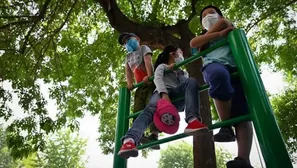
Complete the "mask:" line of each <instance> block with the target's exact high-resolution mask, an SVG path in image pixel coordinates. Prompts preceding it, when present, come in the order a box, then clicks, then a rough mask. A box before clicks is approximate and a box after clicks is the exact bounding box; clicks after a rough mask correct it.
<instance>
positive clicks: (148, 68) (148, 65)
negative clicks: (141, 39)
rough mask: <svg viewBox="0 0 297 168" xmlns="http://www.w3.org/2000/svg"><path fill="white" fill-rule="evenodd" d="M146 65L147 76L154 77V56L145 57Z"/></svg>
mask: <svg viewBox="0 0 297 168" xmlns="http://www.w3.org/2000/svg"><path fill="white" fill-rule="evenodd" d="M144 63H145V68H146V72H147V76H148V77H151V76H153V64H152V54H146V55H145V56H144Z"/></svg>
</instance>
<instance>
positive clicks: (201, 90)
mask: <svg viewBox="0 0 297 168" xmlns="http://www.w3.org/2000/svg"><path fill="white" fill-rule="evenodd" d="M234 76H238V72H234V73H233V74H232V75H231V77H234ZM208 88H209V86H208V85H207V84H204V85H202V86H200V88H199V93H201V92H204V91H206V90H208ZM183 98H184V97H178V98H176V99H173V100H172V102H175V101H178V100H181V99H183ZM142 111H143V109H142V110H140V111H137V112H135V113H133V114H130V115H129V116H128V117H127V118H129V119H130V118H134V117H137V116H138V115H139V114H140V113H141V112H142Z"/></svg>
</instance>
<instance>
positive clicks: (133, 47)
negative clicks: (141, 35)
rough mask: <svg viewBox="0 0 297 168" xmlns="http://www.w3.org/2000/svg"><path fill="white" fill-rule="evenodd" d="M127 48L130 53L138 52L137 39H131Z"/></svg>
mask: <svg viewBox="0 0 297 168" xmlns="http://www.w3.org/2000/svg"><path fill="white" fill-rule="evenodd" d="M125 46H126V49H127V51H128V52H133V51H136V50H137V48H138V46H139V43H138V41H137V40H136V39H130V40H128V41H127V43H126V44H125Z"/></svg>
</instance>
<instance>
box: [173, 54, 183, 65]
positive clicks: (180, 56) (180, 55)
mask: <svg viewBox="0 0 297 168" xmlns="http://www.w3.org/2000/svg"><path fill="white" fill-rule="evenodd" d="M177 55H178V57H176V58H174V61H175V63H177V64H178V63H180V62H182V61H183V60H184V57H183V55H182V54H181V53H177Z"/></svg>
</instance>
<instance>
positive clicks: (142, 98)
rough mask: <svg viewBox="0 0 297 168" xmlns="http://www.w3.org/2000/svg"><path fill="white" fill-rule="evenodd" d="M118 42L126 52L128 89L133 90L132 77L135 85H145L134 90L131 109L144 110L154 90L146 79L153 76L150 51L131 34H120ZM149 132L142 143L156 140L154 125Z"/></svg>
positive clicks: (156, 130) (157, 147)
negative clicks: (143, 83)
mask: <svg viewBox="0 0 297 168" xmlns="http://www.w3.org/2000/svg"><path fill="white" fill-rule="evenodd" d="M118 40H119V43H120V44H121V45H124V46H125V47H126V50H127V51H128V55H127V56H126V61H125V63H126V78H127V84H128V86H127V87H128V89H129V90H132V89H133V76H134V77H135V79H136V82H137V83H139V82H142V81H143V82H145V83H146V85H145V86H144V87H140V88H137V89H136V92H135V97H134V109H133V112H134V113H135V112H138V111H140V110H142V109H144V108H145V106H146V104H147V103H148V101H149V98H150V97H151V95H152V92H153V90H154V89H155V86H154V84H153V83H152V82H148V78H149V77H151V76H152V75H153V65H152V51H151V50H150V48H149V47H148V46H145V45H143V46H140V45H139V41H140V39H139V37H137V36H136V35H135V34H133V33H122V34H121V35H120V36H119V39H118ZM134 120H135V119H134ZM134 120H133V121H134ZM150 132H151V134H150V136H149V137H145V136H143V137H142V143H144V142H148V141H156V140H158V134H159V131H158V129H157V128H156V126H155V125H154V123H152V124H151V126H150ZM152 149H156V150H159V149H160V146H159V145H156V146H153V147H152Z"/></svg>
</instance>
